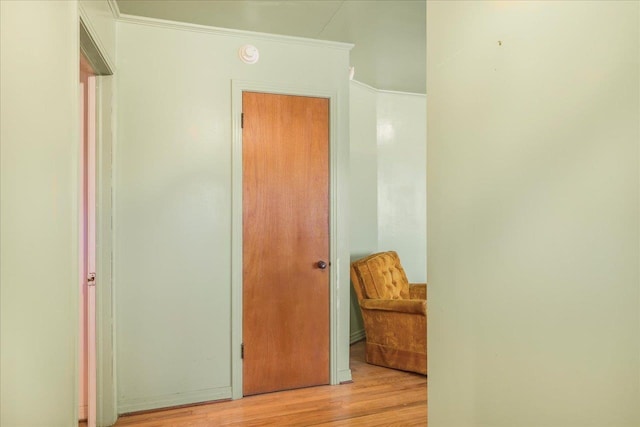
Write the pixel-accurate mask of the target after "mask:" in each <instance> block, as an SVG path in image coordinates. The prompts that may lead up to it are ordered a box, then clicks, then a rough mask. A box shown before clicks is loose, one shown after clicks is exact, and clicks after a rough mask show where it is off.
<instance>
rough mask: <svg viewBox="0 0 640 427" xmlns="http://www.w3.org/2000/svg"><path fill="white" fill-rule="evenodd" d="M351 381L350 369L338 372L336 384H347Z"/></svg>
mask: <svg viewBox="0 0 640 427" xmlns="http://www.w3.org/2000/svg"><path fill="white" fill-rule="evenodd" d="M351 381H352V378H351V369H342V370H340V371H338V384H343V383H349V382H351Z"/></svg>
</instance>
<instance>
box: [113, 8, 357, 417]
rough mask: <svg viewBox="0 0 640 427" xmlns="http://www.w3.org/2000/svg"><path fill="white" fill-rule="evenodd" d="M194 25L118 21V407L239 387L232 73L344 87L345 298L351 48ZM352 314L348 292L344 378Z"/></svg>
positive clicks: (341, 357) (343, 283)
mask: <svg viewBox="0 0 640 427" xmlns="http://www.w3.org/2000/svg"><path fill="white" fill-rule="evenodd" d="M145 22H147V23H150V22H152V21H145ZM189 28H190V29H184V27H182V26H180V25H178V26H177V27H173V28H172V27H167V26H164V25H155V24H153V25H152V24H148V25H147V24H142V23H140V21H138V22H124V21H123V22H119V23H118V52H117V65H118V76H117V91H118V142H117V149H116V160H115V161H116V163H115V165H116V166H115V179H116V182H115V186H116V196H115V233H116V244H115V266H116V269H115V279H114V280H115V283H116V313H117V314H116V318H117V372H118V407H119V411H120V412H121V413H122V412H130V411H135V410H141V409H148V408H153V407H160V406H170V405H177V404H183V403H191V402H196V401H205V400H213V399H221V398H228V397H231V385H232V378H231V362H232V361H231V354H232V348H231V337H232V324H231V316H232V311H231V295H232V283H231V262H232V259H231V237H232V236H231V221H232V218H231V206H232V205H231V202H232V200H231V195H232V185H233V183H232V179H231V178H232V169H231V159H232V120H233V117H232V114H231V102H232V101H231V98H232V91H231V84H232V80H234V79H239V80H245V81H255V82H261V83H270V84H281V85H285V86H297V87H302V88H316V89H318V88H320V89H323V90H329V91H330V92H333V93H335V94H336V95H337V102H338V105H337V110H338V115H339V118H338V121H337V123H338V133H337V135H338V147H337V150H338V159H339V161H338V180H339V181H338V182H339V187H338V189H339V192H338V233H339V235H340V236H342V237H341V239H340V240H341V241H340V243H339V246H338V247H337V248H335V250H336V253H337V256H338V260H339V263H338V264H337V265H336V268H338V269H339V283H338V289H337V292H338V294H339V300H340V301H347V298H348V292H349V287H348V286H347V284H348V283H349V282H348V266H349V259H348V228H347V222H348V217H347V216H346V215H347V210H345V209H344V208H345V207H346V203H345V202H346V198H345V197H346V194H347V192H348V187H347V185H348V181H347V176H348V175H347V174H348V159H349V152H348V149H349V147H348V143H347V141H348V133H347V132H348V129H349V128H348V116H347V114H348V106H349V104H348V102H349V93H348V57H349V54H348V49H346V48H345V46H344V45H341V46H338V45H332V46H327V45H321V44H318V43H315V44H313V43H312V44H307V43H299V42H297V41H287V40H285V39H284V38H277V37H276V38H274V37H262V36H257V35H255V36H254V35H238V34H239V33H234V34H233V35H225V34H226V33H224V32H223V33H213V32H211V31H207V30H206V29H203V28H202V27H189ZM246 43H252V44H255V45H256V46H257V47H258V49H259V50H260V61H259V62H258V63H257V64H255V65H247V64H244V63H242V62H241V61H240V60H239V58H238V53H237V52H238V49H239V48H240V47H241V46H242V45H244V44H246ZM236 119H237V118H236ZM348 322H349V312H348V305H347V304H345V303H342V304H340V305H339V312H338V324H337V326H336V328H337V333H338V341H339V345H338V349H337V363H338V371H339V376H341V377H340V380H347V379H350V371H349V348H348V341H349V328H348Z"/></svg>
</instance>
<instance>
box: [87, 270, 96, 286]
mask: <svg viewBox="0 0 640 427" xmlns="http://www.w3.org/2000/svg"><path fill="white" fill-rule="evenodd" d="M95 285H96V273H89V275H88V276H87V286H95Z"/></svg>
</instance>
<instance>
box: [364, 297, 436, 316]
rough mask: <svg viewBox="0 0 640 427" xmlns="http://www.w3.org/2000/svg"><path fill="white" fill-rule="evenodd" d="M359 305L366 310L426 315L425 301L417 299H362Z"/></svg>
mask: <svg viewBox="0 0 640 427" xmlns="http://www.w3.org/2000/svg"><path fill="white" fill-rule="evenodd" d="M360 307H361V308H362V309H367V310H382V311H396V312H398V313H409V314H418V315H420V316H426V315H427V301H426V300H418V299H392V300H388V299H363V300H362V301H361V302H360Z"/></svg>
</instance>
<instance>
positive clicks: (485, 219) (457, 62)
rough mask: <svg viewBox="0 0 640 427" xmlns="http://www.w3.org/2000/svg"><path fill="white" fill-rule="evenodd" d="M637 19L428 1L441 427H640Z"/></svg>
mask: <svg viewBox="0 0 640 427" xmlns="http://www.w3.org/2000/svg"><path fill="white" fill-rule="evenodd" d="M639 7H640V4H639V3H638V2H606V1H604V2H578V1H568V2H453V1H445V2H437V1H430V2H428V4H427V32H428V33H427V49H428V58H427V93H428V96H429V114H428V123H427V126H428V129H429V134H428V138H429V139H428V140H429V143H428V167H427V170H428V194H429V204H428V206H429V209H428V215H429V223H428V238H429V258H428V272H429V275H428V281H429V319H428V322H429V323H428V324H429V343H428V345H429V425H430V426H431V427H457V426H492V427H499V426H515V425H517V426H521V427H527V426H563V427H571V426H581V427H583V426H609V427H622V426H628V427H631V426H638V425H640V405H638V402H640V383H639V377H640V376H639V371H640V326H639V325H640V319H639V313H640V303H639V301H640V295H639V294H640V278H639V259H640V254H639V241H640V232H639V228H640V211H639V190H640V183H639V170H640V161H639V140H640V135H639V132H640V123H639V121H640V102H639V101H640V88H639V83H640V69H639V67H638V59H639V54H640V52H639V50H640V49H639V40H640V38H639V34H638V32H639V16H640V13H639V10H638V9H639ZM499 42H501V43H499Z"/></svg>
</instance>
